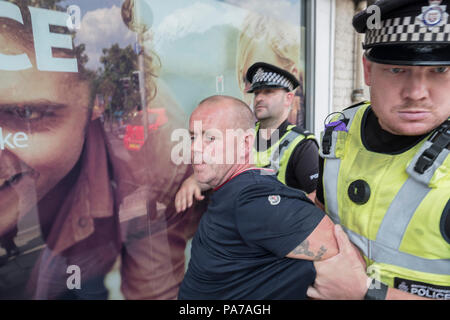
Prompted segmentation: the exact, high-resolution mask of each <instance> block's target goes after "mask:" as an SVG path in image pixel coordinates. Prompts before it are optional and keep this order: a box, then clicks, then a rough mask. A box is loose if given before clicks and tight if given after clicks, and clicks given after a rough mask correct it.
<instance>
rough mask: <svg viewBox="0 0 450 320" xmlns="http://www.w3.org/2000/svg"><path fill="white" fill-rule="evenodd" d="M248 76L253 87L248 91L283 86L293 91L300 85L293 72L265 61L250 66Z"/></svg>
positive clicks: (282, 87)
mask: <svg viewBox="0 0 450 320" xmlns="http://www.w3.org/2000/svg"><path fill="white" fill-rule="evenodd" d="M246 78H247V81H248V82H250V83H251V87H250V89H249V90H248V91H247V92H249V93H252V92H254V91H255V90H257V89H265V88H281V89H285V90H287V91H292V90H294V89H295V88H297V87H298V85H299V82H298V80H297V79H296V78H295V77H294V75H293V74H291V73H289V72H287V71H286V70H283V69H281V68H278V67H276V66H274V65H271V64H268V63H265V62H257V63H255V64H253V65H252V66H251V67H250V68H248V71H247V74H246Z"/></svg>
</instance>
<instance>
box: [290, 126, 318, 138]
mask: <svg viewBox="0 0 450 320" xmlns="http://www.w3.org/2000/svg"><path fill="white" fill-rule="evenodd" d="M291 130H292V131H294V132H297V133H300V134H302V135H304V136H305V137H307V136H309V135H312V134H313V133H312V132H311V131H308V130H306V129H304V128H303V127H300V126H295V127H293V128H292V129H291Z"/></svg>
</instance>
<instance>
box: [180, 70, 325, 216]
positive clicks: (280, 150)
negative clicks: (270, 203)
mask: <svg viewBox="0 0 450 320" xmlns="http://www.w3.org/2000/svg"><path fill="white" fill-rule="evenodd" d="M246 80H247V85H248V91H247V92H249V93H254V103H253V105H254V110H253V111H254V115H255V117H256V119H257V120H258V122H257V123H256V128H255V130H256V139H255V140H256V141H255V147H254V153H253V155H254V162H255V165H256V166H257V167H263V168H270V169H273V170H270V171H268V172H271V174H274V175H276V177H277V178H278V180H279V181H281V182H282V183H283V184H285V185H287V186H289V187H292V188H295V189H299V190H302V191H303V192H305V193H306V194H307V195H308V197H309V198H310V199H311V200H314V199H315V194H316V189H317V181H318V176H319V163H318V159H319V155H318V145H317V142H316V140H315V137H314V135H313V134H311V133H310V132H308V131H306V130H304V129H303V128H301V127H299V126H295V125H292V124H290V123H289V122H288V120H287V119H288V116H289V112H290V108H291V105H292V102H293V100H294V92H293V91H294V90H295V89H296V88H297V87H298V85H299V82H298V80H297V79H296V78H295V76H294V75H292V74H291V73H289V72H288V71H286V70H283V69H281V68H278V67H276V66H274V65H271V64H268V63H265V62H257V63H255V64H253V65H252V66H250V68H249V69H248V71H247V73H246ZM205 190H208V187H207V186H202V185H200V184H199V183H198V182H197V181H195V179H194V177H193V176H191V177H189V178H188V179H186V180H185V182H184V183H183V185H182V186H181V188H180V189H179V190H178V192H177V195H176V198H175V207H176V209H177V211H178V212H181V211H184V210H185V209H186V208H188V207H190V206H192V204H193V200H194V198H195V199H197V200H203V198H204V197H203V196H202V195H201V192H202V191H205Z"/></svg>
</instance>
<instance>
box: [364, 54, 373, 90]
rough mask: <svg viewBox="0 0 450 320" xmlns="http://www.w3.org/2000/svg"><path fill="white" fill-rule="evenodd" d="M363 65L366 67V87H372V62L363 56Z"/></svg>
mask: <svg viewBox="0 0 450 320" xmlns="http://www.w3.org/2000/svg"><path fill="white" fill-rule="evenodd" d="M362 63H363V66H364V82H365V83H366V85H368V86H370V85H371V81H370V78H371V74H372V62H370V61H369V60H367V58H366V57H365V56H363V59H362Z"/></svg>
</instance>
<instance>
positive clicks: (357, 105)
mask: <svg viewBox="0 0 450 320" xmlns="http://www.w3.org/2000/svg"><path fill="white" fill-rule="evenodd" d="M366 103H369V101H362V102H358V103H356V104H354V105H351V106H350V107H347V108H345V109H344V110H348V109H353V108H356V107H359V106H362V105H363V104H366Z"/></svg>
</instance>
